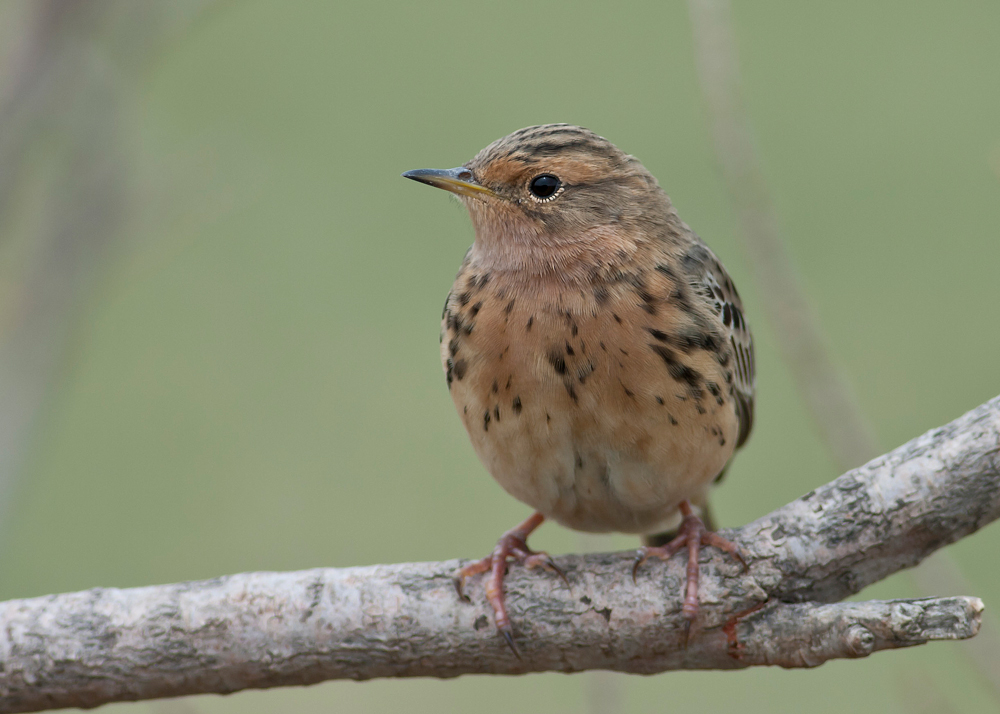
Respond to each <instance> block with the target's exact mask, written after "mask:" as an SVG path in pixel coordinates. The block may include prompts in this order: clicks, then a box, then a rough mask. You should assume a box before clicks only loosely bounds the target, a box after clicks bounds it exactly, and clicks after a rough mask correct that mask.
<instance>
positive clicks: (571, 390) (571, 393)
mask: <svg viewBox="0 0 1000 714" xmlns="http://www.w3.org/2000/svg"><path fill="white" fill-rule="evenodd" d="M566 391H567V392H568V393H569V398H570V399H572V400H573V403H574V404H579V403H580V400H579V398H577V396H576V387H574V386H573V383H572V382H571V383H569V384H567V385H566Z"/></svg>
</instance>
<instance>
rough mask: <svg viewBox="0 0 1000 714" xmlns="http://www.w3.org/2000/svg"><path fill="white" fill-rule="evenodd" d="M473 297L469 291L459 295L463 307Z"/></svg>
mask: <svg viewBox="0 0 1000 714" xmlns="http://www.w3.org/2000/svg"><path fill="white" fill-rule="evenodd" d="M471 298H472V296H471V295H470V294H469V293H468V292H464V293H461V294H460V295H459V296H458V302H459V304H460V305H461V306H462V307H465V306H466V305H468V304H469V300H470V299H471Z"/></svg>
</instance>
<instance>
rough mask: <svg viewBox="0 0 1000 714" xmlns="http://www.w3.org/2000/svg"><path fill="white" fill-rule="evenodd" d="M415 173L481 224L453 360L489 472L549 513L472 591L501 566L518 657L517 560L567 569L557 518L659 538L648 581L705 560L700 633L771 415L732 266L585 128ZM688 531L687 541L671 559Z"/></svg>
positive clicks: (690, 591)
mask: <svg viewBox="0 0 1000 714" xmlns="http://www.w3.org/2000/svg"><path fill="white" fill-rule="evenodd" d="M403 176H405V177H406V178H411V179H414V180H416V181H420V182H422V183H426V184H429V185H431V186H436V187H438V188H443V189H445V190H447V191H451V192H452V193H454V194H456V195H458V196H459V197H460V198H461V200H462V201H463V203H464V204H465V206H466V208H468V211H469V215H470V216H471V217H472V223H473V226H474V227H475V232H476V238H475V242H474V243H473V245H472V247H471V248H470V249H469V252H468V253H467V254H466V256H465V261H464V262H463V263H462V268H461V270H460V271H459V273H458V277H457V278H456V280H455V284H454V285H453V287H452V289H451V292H450V293H449V294H448V299H447V301H446V303H445V307H444V315H443V318H442V327H441V343H442V344H441V359H442V361H443V363H444V369H445V373H446V376H447V381H448V387H449V389H450V390H451V396H452V399H453V400H454V402H455V406H456V408H457V409H458V413H459V415H460V416H461V418H462V422H463V423H464V424H465V428H466V430H467V431H468V432H469V437H470V438H471V439H472V444H473V446H474V447H475V450H476V453H477V454H478V455H479V458H480V459H482V461H483V463H484V464H485V465H486V468H487V469H488V470H489V472H490V473H491V474H492V475H493V477H494V478H495V479H496V480H497V481H498V482H499V483H500V485H501V486H503V488H504V489H505V490H506V491H507V492H508V493H510V494H511V495H512V496H514V497H515V498H517V499H518V500H520V501H522V502H524V503H526V504H528V505H529V506H531V507H532V508H533V509H535V510H536V513H535V514H534V515H532V516H531V517H530V518H528V519H527V520H526V521H524V523H522V524H521V525H519V526H517V527H516V528H514V529H513V530H510V531H508V532H507V533H505V534H504V535H503V536H502V537H501V539H500V541H499V542H498V544H497V546H496V549H495V550H494V551H493V553H492V554H491V555H490V556H488V557H487V558H484V559H483V560H482V561H479V562H477V563H474V564H472V565H470V566H467V567H466V568H463V569H462V570H461V571H460V572H459V574H458V576H457V584H458V587H459V592H461V585H462V583H463V582H464V580H465V579H466V578H468V577H469V576H471V575H475V574H478V573H483V572H486V571H490V573H491V575H490V577H489V579H488V581H487V587H486V594H487V598H488V599H489V601H490V603H491V605H492V606H493V609H494V612H495V620H496V626H497V628H498V629H499V630H500V632H501V633H502V634H503V635H504V637H505V638H506V639H507V641H508V643H509V644H510V645H511V647H512V648H513V647H514V642H513V635H512V629H511V625H510V620H509V618H508V616H507V611H506V607H505V604H504V597H503V578H504V575H505V573H506V569H507V563H508V561H511V560H512V561H517V562H521V563H523V564H525V565H527V566H536V565H541V566H544V567H548V568H550V569H554V567H555V566H554V564H553V563H552V561H551V559H549V557H548V556H547V555H546V554H545V553H536V552H534V551H532V550H530V549H529V548H528V546H527V544H526V540H527V537H528V535H529V534H530V533H531V532H532V531H534V530H535V528H537V527H538V526H539V525H540V524H541V523H542V521H543V520H545V519H546V518H550V519H553V520H555V521H557V522H559V523H561V524H563V525H565V526H568V527H569V528H574V529H576V530H581V531H588V532H594V533H603V532H609V531H618V532H623V533H636V534H641V535H644V536H646V537H647V538H646V543H647V547H645V548H643V549H642V550H640V552H639V555H638V557H637V560H636V566H635V567H636V568H638V566H639V565H640V564H641V563H642V562H643V561H644V560H645V559H646V558H648V557H649V556H658V557H660V558H663V559H666V558H669V557H670V556H671V555H673V554H674V553H676V552H678V551H679V550H680V549H681V548H684V547H686V548H687V551H688V567H687V584H686V592H685V596H684V606H683V612H684V614H685V616H686V617H687V618H688V619H689V621H690V620H693V619H694V618H695V616H696V614H697V610H698V549H699V547H700V546H702V545H714V546H716V547H718V548H721V549H723V550H725V551H726V552H728V553H730V554H732V555H734V556H735V557H737V558H739V559H740V560H741V561H742V558H741V557H740V553H739V550H738V548H737V546H736V545H735V544H733V543H730V542H729V541H726V540H724V539H722V538H721V537H719V536H717V535H716V534H714V533H712V532H710V531H709V530H708V528H706V526H705V525H704V523H703V521H702V520H701V519H700V518H699V517H698V515H697V513H696V511H698V510H699V509H703V508H704V507H705V505H706V496H707V492H708V489H709V487H710V485H711V484H712V482H713V481H715V480H716V479H718V478H719V476H720V475H721V474H722V472H723V470H724V469H725V468H726V465H727V463H728V462H729V460H730V457H731V456H732V455H733V452H734V450H735V449H737V448H738V447H740V446H742V445H743V443H744V442H745V441H746V439H747V436H748V435H749V433H750V427H751V424H752V421H753V408H754V356H753V341H752V338H751V335H750V328H749V327H748V326H747V323H746V320H745V319H744V317H743V306H742V303H741V302H740V298H739V295H738V294H737V292H736V287H735V286H734V285H733V281H732V280H731V279H730V277H729V275H727V274H726V271H725V269H724V268H723V267H722V264H721V263H720V262H719V259H718V258H716V257H715V255H714V254H713V253H712V251H711V250H709V249H708V247H707V246H706V245H705V244H704V243H703V242H702V241H701V239H700V238H699V237H698V236H697V235H695V233H694V232H693V231H691V229H690V228H688V226H687V225H685V224H684V223H683V222H682V221H681V220H680V218H678V217H677V213H676V212H675V211H674V208H673V206H672V205H671V203H670V199H669V198H667V195H666V194H665V193H664V192H663V190H662V189H661V188H660V186H659V184H658V183H657V182H656V179H655V178H654V177H653V176H652V174H650V173H649V171H647V170H646V169H645V167H644V166H643V165H642V164H641V163H640V162H639V161H638V160H637V159H636V158H634V157H632V156H629V155H627V154H625V153H623V152H622V151H620V150H619V149H618V148H617V147H616V146H615V145H614V144H612V143H611V142H610V141H608V140H607V139H604V138H602V137H600V136H598V135H596V134H594V133H593V132H591V131H588V130H587V129H583V128H581V127H578V126H572V125H568V124H546V125H543V126H533V127H528V128H526V129H521V130H519V131H516V132H514V133H513V134H510V135H509V136H505V137H504V138H502V139H499V140H498V141H495V142H493V143H492V144H490V145H489V146H487V147H486V148H485V149H483V150H482V151H480V152H479V153H478V154H477V155H476V157H475V158H474V159H472V161H470V162H468V163H467V164H465V165H464V166H460V167H458V168H455V169H447V170H439V169H419V170H416V171H409V172H407V173H405V174H403ZM678 521H679V523H678ZM669 529H675V531H676V532H677V536H676V537H675V538H674V539H673V540H671V541H670V542H667V543H666V544H665V545H654V544H657V543H662V542H663V538H662V537H661V538H659V539H658V538H657V537H656V534H661V533H663V532H664V531H667V530H669ZM633 576H634V571H633ZM516 651H517V650H516V648H515V652H516Z"/></svg>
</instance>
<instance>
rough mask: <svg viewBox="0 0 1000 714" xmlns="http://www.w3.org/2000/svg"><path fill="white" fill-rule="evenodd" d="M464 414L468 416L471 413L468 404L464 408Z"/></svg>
mask: <svg viewBox="0 0 1000 714" xmlns="http://www.w3.org/2000/svg"><path fill="white" fill-rule="evenodd" d="M462 413H463V414H468V413H469V405H468V404H466V405H465V406H464V407H462Z"/></svg>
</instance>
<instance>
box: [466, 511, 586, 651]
mask: <svg viewBox="0 0 1000 714" xmlns="http://www.w3.org/2000/svg"><path fill="white" fill-rule="evenodd" d="M543 520H545V517H544V516H543V515H542V514H541V513H535V514H534V515H532V516H531V517H530V518H529V519H528V520H526V521H525V522H524V523H522V524H521V525H519V526H517V528H512V529H511V530H509V531H507V532H506V533H504V534H503V535H502V536H500V540H499V541H497V545H496V548H494V549H493V552H492V553H491V554H490V555H488V556H486V557H485V558H483V559H482V560H478V561H476V562H474V563H470V564H469V565H466V566H465V567H464V568H462V569H461V570H459V571H458V572H457V573H455V590H456V591H457V592H458V595H459V597H461V598H462V599H463V600H468V599H469V597H468V596H467V595H466V594H465V592H464V589H465V581H466V580H468V579H469V578H470V577H472V576H473V575H479V574H480V573H485V572H489V574H490V575H489V578H487V580H486V600H487V601H488V602H489V603H490V606H491V607H492V608H493V621H494V623H495V624H496V628H497V630H498V631H499V632H500V634H501V635H503V638H504V640H506V641H507V644H508V645H509V646H510V648H511V650H512V651H513V652H514V654H515V655H516V656H517V658H518V659H520V658H521V653H520V652H519V651H518V649H517V645H516V644H514V629H513V628H512V627H511V624H510V617H509V616H508V615H507V605H506V603H505V601H504V592H503V581H504V577H505V576H506V575H507V563H508V562H511V561H512V562H515V563H520V564H521V565H523V566H525V567H527V568H538V567H541V568H544V569H545V570H548V571H550V572H553V573H555V574H556V575H558V576H559V577H560V578H562V580H563V582H565V583H566V585H567V586H568V585H569V581H568V580H567V579H566V575H565V574H564V573H563V572H562V571H561V570H560V569H559V568H558V566H556V564H555V562H554V561H553V560H552V558H551V557H550V556H549V554H548V553H545V552H542V551H534V550H531V549H530V548H529V547H528V544H527V539H528V536H529V535H530V534H531V532H532V531H533V530H535V529H536V528H537V527H538V526H539V525H541V523H542V521H543Z"/></svg>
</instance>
